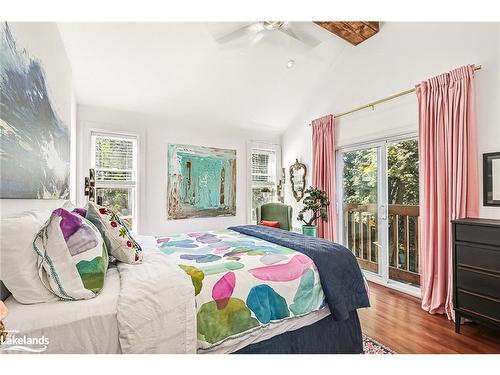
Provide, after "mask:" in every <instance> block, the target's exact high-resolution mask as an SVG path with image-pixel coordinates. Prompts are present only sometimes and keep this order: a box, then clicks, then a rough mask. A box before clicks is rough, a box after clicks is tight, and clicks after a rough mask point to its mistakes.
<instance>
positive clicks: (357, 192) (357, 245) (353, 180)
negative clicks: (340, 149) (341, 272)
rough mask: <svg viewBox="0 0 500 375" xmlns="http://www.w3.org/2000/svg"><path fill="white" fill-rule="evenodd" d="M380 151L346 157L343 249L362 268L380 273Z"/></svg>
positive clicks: (350, 153)
mask: <svg viewBox="0 0 500 375" xmlns="http://www.w3.org/2000/svg"><path fill="white" fill-rule="evenodd" d="M377 154H378V152H377V148H369V149H363V150H356V151H350V152H345V153H344V154H343V161H344V171H343V188H344V202H343V215H344V227H343V231H344V245H345V246H347V247H348V248H349V249H350V250H351V251H352V252H353V253H354V255H355V256H356V258H357V259H358V262H359V265H360V266H361V268H363V269H365V270H368V271H371V272H375V273H378V256H379V249H378V198H377V173H378V172H377V169H378V160H377V159H378V156H377Z"/></svg>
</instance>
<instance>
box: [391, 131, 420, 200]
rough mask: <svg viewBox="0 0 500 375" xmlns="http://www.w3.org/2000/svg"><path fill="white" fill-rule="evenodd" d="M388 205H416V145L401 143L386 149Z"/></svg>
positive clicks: (414, 143) (411, 142)
mask: <svg viewBox="0 0 500 375" xmlns="http://www.w3.org/2000/svg"><path fill="white" fill-rule="evenodd" d="M387 167H388V170H387V178H388V179H387V183H388V188H389V204H411V205H418V143H417V141H402V142H398V143H395V144H392V145H390V146H389V147H388V148H387Z"/></svg>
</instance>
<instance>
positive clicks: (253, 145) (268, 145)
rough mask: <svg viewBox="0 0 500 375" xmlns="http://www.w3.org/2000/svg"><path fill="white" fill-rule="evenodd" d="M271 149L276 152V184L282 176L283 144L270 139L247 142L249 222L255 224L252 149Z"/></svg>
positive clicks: (247, 215)
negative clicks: (253, 213)
mask: <svg viewBox="0 0 500 375" xmlns="http://www.w3.org/2000/svg"><path fill="white" fill-rule="evenodd" d="M253 149H259V150H269V151H274V152H275V153H276V172H275V173H276V174H275V176H276V186H275V187H277V185H278V182H279V180H280V178H281V145H279V144H277V143H272V142H268V141H256V140H251V141H248V142H247V162H246V164H247V168H248V172H247V214H246V217H247V224H255V223H254V222H253V219H252V150H253Z"/></svg>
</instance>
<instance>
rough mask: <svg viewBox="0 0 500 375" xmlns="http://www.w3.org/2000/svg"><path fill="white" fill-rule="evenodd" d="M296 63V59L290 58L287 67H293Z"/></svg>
mask: <svg viewBox="0 0 500 375" xmlns="http://www.w3.org/2000/svg"><path fill="white" fill-rule="evenodd" d="M294 65H295V60H288V62H287V63H286V67H287V68H288V69H292V68H293V67H294Z"/></svg>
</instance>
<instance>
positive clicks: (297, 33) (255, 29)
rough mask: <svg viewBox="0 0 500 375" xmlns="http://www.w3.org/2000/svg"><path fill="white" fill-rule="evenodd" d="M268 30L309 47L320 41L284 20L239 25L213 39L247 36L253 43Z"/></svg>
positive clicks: (222, 39)
mask: <svg viewBox="0 0 500 375" xmlns="http://www.w3.org/2000/svg"><path fill="white" fill-rule="evenodd" d="M269 32H280V33H283V34H285V35H287V36H289V37H291V38H293V39H295V40H297V41H299V42H301V43H303V44H305V45H307V46H309V47H311V48H314V47H316V46H317V45H318V44H319V43H320V42H321V41H320V40H318V39H316V38H314V37H312V36H311V35H309V34H307V33H305V32H304V31H302V30H301V29H300V27H297V25H294V24H293V23H292V22H285V21H259V22H253V23H250V24H247V25H244V26H242V27H239V28H238V29H236V30H234V31H232V32H230V33H227V34H224V35H222V36H220V37H216V38H215V39H216V41H217V42H218V43H220V44H225V43H229V42H232V41H234V40H237V39H241V38H248V39H250V41H251V43H252V44H254V43H257V42H258V41H260V40H261V39H262V38H263V37H264V36H265V35H266V33H269Z"/></svg>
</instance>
